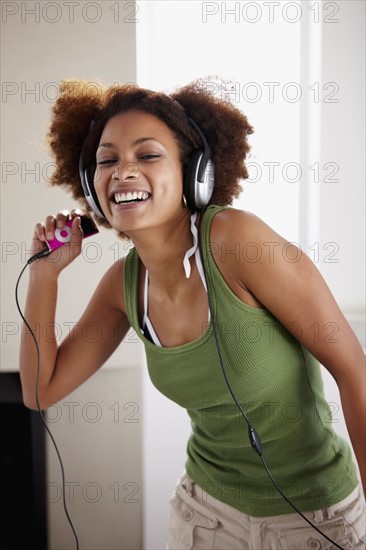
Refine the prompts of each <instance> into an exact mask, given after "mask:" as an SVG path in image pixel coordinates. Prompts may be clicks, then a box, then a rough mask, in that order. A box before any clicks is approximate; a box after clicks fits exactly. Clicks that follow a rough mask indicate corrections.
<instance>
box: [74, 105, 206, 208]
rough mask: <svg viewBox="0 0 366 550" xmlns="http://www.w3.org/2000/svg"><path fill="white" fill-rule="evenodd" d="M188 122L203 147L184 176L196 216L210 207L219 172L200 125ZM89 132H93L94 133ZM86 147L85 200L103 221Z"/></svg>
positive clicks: (81, 165) (189, 203)
mask: <svg viewBox="0 0 366 550" xmlns="http://www.w3.org/2000/svg"><path fill="white" fill-rule="evenodd" d="M173 101H174V103H176V104H177V105H178V106H179V107H180V108H181V109H182V110H183V111H184V112H185V109H184V107H183V106H182V105H181V104H180V103H179V102H178V101H176V100H175V99H173ZM186 116H187V119H188V121H189V123H190V125H191V126H192V127H193V128H194V129H195V130H196V132H197V134H198V135H199V138H200V140H201V143H202V148H201V149H198V150H195V151H193V153H192V154H191V156H190V158H189V161H188V165H187V168H186V169H185V172H184V176H183V194H184V196H185V199H186V202H187V206H188V208H189V209H190V210H191V211H192V212H195V211H196V210H199V209H201V208H203V207H204V206H206V205H207V204H208V203H209V201H210V198H211V196H212V193H213V189H214V182H215V168H214V164H213V162H212V160H211V154H212V152H211V148H210V146H209V144H208V142H207V140H206V138H205V136H204V134H203V132H202V130H201V129H200V127H199V126H198V124H197V123H196V122H195V121H194V120H192V118H190V117H189V116H188V115H186ZM93 125H94V121H92V123H91V125H90V129H91V128H92V127H93ZM90 129H89V131H90ZM85 143H86V140H85V141H84V144H83V147H82V149H81V153H80V157H79V175H80V181H81V185H82V188H83V192H84V196H85V198H86V200H87V202H88V204H89V206H90V208H91V209H92V211H93V212H94V213H95V214H96V215H97V216H98V217H99V218H105V215H104V213H103V210H102V207H101V206H100V203H99V200H98V197H97V194H96V191H95V188H94V176H95V172H96V164H95V163H93V164H90V165H86V164H85V161H84V157H85Z"/></svg>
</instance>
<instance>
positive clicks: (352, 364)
mask: <svg viewBox="0 0 366 550" xmlns="http://www.w3.org/2000/svg"><path fill="white" fill-rule="evenodd" d="M211 240H212V242H215V243H219V244H220V243H224V244H225V246H226V247H227V250H235V247H238V246H239V249H240V251H241V255H240V261H239V262H238V261H235V260H236V258H235V257H234V255H233V254H228V255H227V256H226V257H225V260H226V262H225V264H224V263H222V258H221V259H220V255H219V254H218V253H217V254H216V256H215V260H216V263H217V264H218V266H219V268H220V270H222V273H223V274H225V273H231V277H234V279H235V281H236V282H235V283H234V284H237V285H238V289H240V288H243V289H245V290H246V291H248V292H249V293H251V294H252V295H253V296H254V297H255V298H256V299H257V300H258V301H259V302H260V303H261V304H263V306H264V307H266V308H267V309H268V310H269V311H270V312H271V313H272V314H273V315H274V316H275V317H276V318H277V319H278V320H279V321H280V322H281V323H282V324H283V325H285V326H286V328H288V330H289V332H291V333H292V334H293V336H295V338H297V340H298V341H299V342H300V343H301V344H303V345H304V347H305V348H307V349H308V350H309V351H310V352H311V353H312V354H313V355H314V356H315V357H316V358H317V359H318V360H319V362H320V363H321V364H322V365H324V367H326V368H327V370H328V371H329V372H330V373H331V374H332V376H333V377H334V379H335V380H336V382H337V384H338V387H339V391H340V396H341V401H342V407H343V411H344V416H345V420H346V424H347V428H348V432H349V435H350V439H351V442H352V445H353V448H354V451H355V454H356V458H357V461H358V465H359V468H360V473H361V478H362V482H363V486H364V491H365V493H366V490H365V488H366V442H365V439H366V437H365V434H366V370H365V354H364V352H363V350H362V346H361V344H360V343H359V341H358V339H357V337H356V335H355V334H354V332H353V331H352V329H351V327H350V325H349V323H348V322H347V320H346V318H345V317H344V315H343V313H342V312H341V310H340V308H339V306H338V305H337V303H336V301H335V299H334V297H333V295H332V293H331V291H330V289H329V287H328V286H327V284H326V282H325V281H324V279H323V277H322V276H321V274H320V272H319V271H318V269H317V268H316V267H315V265H314V264H313V262H312V261H311V260H310V258H309V257H308V256H307V255H306V254H305V253H304V252H302V251H301V250H300V249H299V248H298V247H296V246H295V245H293V244H291V243H288V241H286V240H285V239H283V238H282V237H281V236H280V235H278V233H276V232H275V231H273V230H272V229H271V228H270V227H269V226H268V225H267V224H265V223H264V222H263V221H262V220H260V219H259V218H258V217H256V216H254V215H253V214H250V213H248V212H242V211H239V210H234V209H233V210H227V211H223V212H220V213H218V214H217V215H216V216H215V218H214V220H213V223H212V229H211ZM249 243H255V247H256V248H257V250H259V249H258V247H260V249H261V254H258V259H257V260H256V261H247V260H246V254H245V253H244V251H248V252H249V250H250V248H249V246H248V245H249ZM214 250H217V251H218V250H222V248H221V247H220V246H217V247H214ZM252 250H254V249H253V248H252ZM295 259H296V261H294V260H295ZM249 260H251V258H249ZM220 262H221V265H220ZM232 284H233V283H232Z"/></svg>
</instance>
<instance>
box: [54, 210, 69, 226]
mask: <svg viewBox="0 0 366 550" xmlns="http://www.w3.org/2000/svg"><path fill="white" fill-rule="evenodd" d="M55 219H56V227H58V228H59V229H60V228H62V227H64V225H65V222H66V221H67V220H68V219H69V211H68V210H61V211H60V212H58V213H57V214H56V218H55Z"/></svg>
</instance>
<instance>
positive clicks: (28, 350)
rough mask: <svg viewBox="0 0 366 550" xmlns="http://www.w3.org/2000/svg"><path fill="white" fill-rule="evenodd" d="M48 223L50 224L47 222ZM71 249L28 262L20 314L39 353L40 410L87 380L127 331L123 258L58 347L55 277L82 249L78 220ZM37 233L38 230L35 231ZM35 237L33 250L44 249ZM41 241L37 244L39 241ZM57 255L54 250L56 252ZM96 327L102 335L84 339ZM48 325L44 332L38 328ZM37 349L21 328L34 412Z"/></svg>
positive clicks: (26, 394) (27, 399) (27, 397)
mask: <svg viewBox="0 0 366 550" xmlns="http://www.w3.org/2000/svg"><path fill="white" fill-rule="evenodd" d="M48 223H49V224H51V223H53V224H54V220H53V222H51V221H49V222H48ZM72 230H73V238H72V241H71V242H70V246H69V245H68V244H67V245H64V246H63V247H61V248H62V250H61V249H59V255H58V257H57V261H56V260H55V258H54V259H53V261H52V258H51V255H50V256H49V257H46V258H43V259H41V260H38V261H36V262H34V263H32V264H30V277H29V286H28V293H27V300H26V307H25V313H24V316H25V318H26V319H27V322H28V323H29V325H30V326H31V327H32V330H33V331H34V333H35V335H36V338H37V343H38V347H39V351H40V375H39V383H38V397H39V402H40V406H41V408H43V409H44V408H47V407H48V406H50V405H52V404H53V403H56V402H57V401H59V400H60V399H62V398H63V397H65V396H66V395H68V394H69V393H71V392H72V391H73V390H74V389H75V388H77V387H78V386H79V385H80V384H82V383H83V382H84V381H85V380H86V379H87V378H89V377H90V376H91V375H92V374H93V373H94V372H95V371H96V370H97V369H98V368H99V367H101V366H102V365H103V363H104V362H105V361H106V360H107V358H108V357H109V356H110V355H111V353H112V352H113V351H114V350H115V349H116V347H117V346H118V345H119V343H120V342H121V341H122V339H123V338H124V336H125V334H126V333H127V331H128V328H129V322H128V320H127V316H126V314H125V313H124V303H123V260H120V261H119V262H116V263H115V264H114V265H113V266H112V267H111V268H110V269H109V270H108V271H107V273H106V274H105V275H104V277H103V278H102V280H101V282H100V283H99V285H98V287H97V289H96V291H95V292H94V295H93V296H92V298H91V300H90V302H89V305H88V306H87V308H86V310H85V312H84V314H83V315H82V317H81V319H80V320H79V322H78V323H77V324H76V325H75V327H74V328H73V330H72V331H71V332H70V334H69V335H68V336H67V337H66V338H65V339H64V340H63V342H62V343H61V344H60V345H58V343H57V338H56V335H55V334H54V333H53V334H52V330H51V328H52V327H55V311H56V302H57V284H58V276H59V274H60V272H61V270H62V269H64V268H65V266H67V265H68V264H69V263H70V262H71V261H72V260H73V259H74V258H75V257H76V256H77V255H78V254H79V253H80V250H81V234H80V230H79V229H78V227H77V220H76V221H75V222H74V223H73V228H72ZM37 232H41V228H40V227H39V228H38V230H36V233H37ZM42 240H43V238H42V236H41V238H39V236H38V235H37V234H35V236H34V239H33V249H34V250H33V252H37V251H38V250H37V249H40V248H41V247H43V246H44V244H43V245H42ZM38 241H39V242H38ZM52 254H54V256H55V254H57V251H56V252H55V253H52ZM91 325H97V326H98V331H99V333H100V335H101V337H100V339H98V341H97V342H93V341H92V340H90V339H89V338H86V337H85V335H86V334H87V328H88V327H90V326H91ZM42 327H47V331H45V330H42ZM36 375H37V354H36V347H35V344H34V341H33V338H32V337H31V335H30V333H29V331H28V329H27V328H25V326H24V325H23V334H22V339H21V346H20V377H21V384H22V391H23V400H24V403H25V405H26V406H27V407H29V408H31V409H36V408H37V405H36Z"/></svg>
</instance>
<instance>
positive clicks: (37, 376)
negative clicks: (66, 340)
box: [15, 248, 79, 550]
mask: <svg viewBox="0 0 366 550" xmlns="http://www.w3.org/2000/svg"><path fill="white" fill-rule="evenodd" d="M51 252H52V250H49V249H48V248H47V249H45V250H41V252H38V253H37V254H34V256H32V257H31V258H30V259H29V260H28V261H27V263H26V264H25V266H24V267H23V269H22V270H21V272H20V274H19V277H18V280H17V283H16V285H15V302H16V305H17V308H18V311H19V314H20V316H21V318H22V319H23V321H24V324H25V325H26V326H27V328H28V330H29V332H30V334H31V336H32V338H33V341H34V344H35V346H36V351H37V373H36V405H37V410H38V413H39V415H40V417H41V419H42V423H43V425H44V427H45V429H46V431H47V433H48V435H49V436H50V438H51V441H52V443H53V446H54V448H55V451H56V454H57V457H58V460H59V463H60V468H61V477H62V501H63V507H64V511H65V515H66V518H67V521H68V522H69V524H70V527H71V530H72V532H73V535H74V538H75V542H76V550H79V539H78V536H77V534H76V531H75V528H74V525H73V523H72V521H71V518H70V515H69V512H68V509H67V504H66V495H65V493H66V491H65V488H66V480H65V470H64V465H63V462H62V459H61V454H60V452H59V449H58V447H57V444H56V441H55V438H54V436H53V434H52V432H51V430H50V429H49V427H48V425H47V422H46V419H45V417H44V414H43V412H42V410H41V407H40V403H39V397H38V385H39V374H40V358H41V356H40V351H39V347H38V343H37V338H36V336H35V334H34V332H33V330H32V328H31V327H30V325H29V323H28V321H27V320H26V318H25V317H24V315H23V313H22V310H21V308H20V305H19V299H18V287H19V283H20V279H21V277H22V275H23V273H24V271H25V269H26V268H27V267H28V265H29V264H31V263H32V262H34V261H35V260H38V259H39V258H42V257H45V256H48V254H50V253H51Z"/></svg>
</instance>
